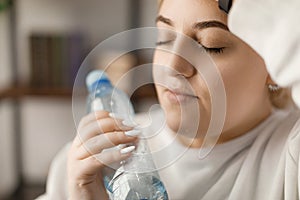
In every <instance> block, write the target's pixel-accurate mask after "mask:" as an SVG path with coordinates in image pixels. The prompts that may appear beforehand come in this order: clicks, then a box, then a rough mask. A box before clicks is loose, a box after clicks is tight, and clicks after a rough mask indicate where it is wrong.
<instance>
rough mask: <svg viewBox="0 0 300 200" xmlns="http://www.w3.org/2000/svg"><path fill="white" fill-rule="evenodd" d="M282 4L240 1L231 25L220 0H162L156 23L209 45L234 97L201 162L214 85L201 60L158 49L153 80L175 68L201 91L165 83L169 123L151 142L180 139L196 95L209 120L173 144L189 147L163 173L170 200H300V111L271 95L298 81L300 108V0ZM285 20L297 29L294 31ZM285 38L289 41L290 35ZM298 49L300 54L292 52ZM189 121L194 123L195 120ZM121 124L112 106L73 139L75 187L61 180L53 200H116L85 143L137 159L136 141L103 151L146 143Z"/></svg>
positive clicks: (108, 158) (162, 95)
mask: <svg viewBox="0 0 300 200" xmlns="http://www.w3.org/2000/svg"><path fill="white" fill-rule="evenodd" d="M276 2H277V3H278V4H276V5H273V4H272V5H271V4H270V3H268V2H258V3H255V1H247V0H236V2H234V5H233V8H232V10H231V13H230V14H229V27H230V28H228V25H227V24H228V22H227V20H228V19H227V15H226V13H224V12H223V11H221V10H220V9H219V8H218V3H217V2H216V1H213V0H184V1H183V0H163V1H162V3H161V5H160V9H159V14H158V18H157V26H158V27H160V28H164V29H168V30H172V31H176V32H178V33H180V34H184V35H187V36H189V37H190V38H192V39H193V40H195V41H196V42H198V43H199V44H201V45H202V46H203V48H204V49H205V50H206V51H207V53H209V54H210V56H211V58H212V59H213V61H214V62H215V64H216V66H217V68H218V70H219V72H220V75H221V77H222V79H223V82H224V87H225V91H226V102H227V103H226V106H227V112H226V118H225V123H224V128H223V130H222V133H221V135H220V137H219V139H218V141H217V145H216V146H215V147H214V149H213V150H212V152H211V153H210V154H209V155H208V156H206V157H205V158H203V159H199V157H198V152H199V150H200V149H201V146H202V145H203V142H204V136H205V133H206V131H207V129H208V125H209V122H210V118H211V112H210V110H211V101H210V96H209V91H208V88H207V86H206V85H205V83H204V80H203V78H202V77H201V76H200V74H199V72H198V71H197V69H196V67H195V66H192V65H191V64H189V63H188V62H186V61H185V60H184V59H183V58H181V57H180V56H177V55H174V54H172V53H169V52H166V51H162V50H159V49H158V50H157V51H156V52H155V56H154V63H156V64H158V65H157V66H155V67H154V73H153V74H154V79H155V80H156V81H159V80H157V79H158V77H159V75H158V74H159V73H156V72H157V71H159V70H160V69H159V66H166V67H168V68H169V69H171V71H172V72H170V73H166V74H165V76H164V77H165V78H166V79H169V80H174V81H176V82H177V83H178V82H179V83H182V82H183V81H182V79H184V81H187V82H188V84H189V85H190V86H191V88H192V90H193V91H194V93H193V94H187V92H186V91H185V90H181V89H182V88H183V87H180V86H181V85H180V84H179V87H178V88H175V89H174V88H172V85H171V82H169V83H170V85H166V86H161V85H159V84H157V85H156V90H157V94H158V97H159V101H160V104H161V106H162V108H163V110H164V114H165V118H166V122H167V127H166V128H165V129H163V130H162V133H161V134H159V136H157V138H154V139H153V140H152V141H150V143H151V144H150V146H151V145H152V146H155V143H159V142H162V143H161V144H164V142H166V141H167V140H170V139H174V136H175V135H177V134H176V133H177V132H178V131H179V129H180V127H179V126H178V124H181V123H182V119H181V118H180V117H178V116H181V115H182V113H181V112H182V111H181V109H180V106H181V105H184V104H188V103H190V102H191V101H193V102H197V107H198V111H199V112H200V113H201V120H199V121H198V122H196V123H197V124H198V125H199V126H198V127H199V128H198V129H196V135H195V137H193V138H192V139H191V138H190V137H187V136H186V135H184V134H182V135H179V136H178V135H177V137H176V142H175V143H174V148H175V149H180V148H181V149H186V148H188V150H187V151H186V152H185V154H184V155H183V156H181V157H180V158H178V159H177V160H176V161H175V162H174V163H172V164H171V165H169V166H166V167H164V168H163V169H161V170H160V176H161V179H162V181H163V182H164V184H165V186H166V189H167V191H168V194H169V197H170V199H172V200H173V199H175V200H176V199H189V200H190V199H207V200H211V199H222V200H223V199H249V200H252V199H262V200H266V199H272V200H273V199H288V200H294V199H295V200H296V199H299V198H300V196H299V193H300V192H299V188H298V185H299V174H298V169H299V167H300V165H299V155H300V154H299V149H300V146H299V143H300V138H299V134H300V121H299V116H300V114H299V111H298V110H297V109H293V110H291V111H280V110H277V109H274V104H273V103H274V102H273V101H272V99H270V96H276V94H278V93H279V92H278V88H277V86H276V83H277V84H280V85H282V86H291V87H292V92H293V93H292V94H293V98H294V100H295V102H296V103H297V104H298V105H300V101H299V97H300V95H299V89H300V87H299V85H300V74H299V69H298V66H297V65H299V64H300V60H299V58H298V57H297V55H299V52H298V54H297V50H298V51H299V49H300V48H299V47H298V46H297V45H296V44H295V43H293V41H297V40H296V39H297V38H298V37H299V36H298V33H299V31H298V30H299V29H297V30H295V31H296V33H292V32H291V29H289V28H291V27H292V25H293V22H295V17H296V14H294V12H293V11H295V13H296V8H300V7H299V4H298V3H297V2H296V1H294V2H293V1H291V2H290V3H291V5H289V6H290V7H287V6H286V4H284V3H281V2H280V1H276ZM292 5H293V6H292ZM279 7H280V8H281V9H282V11H283V12H286V13H289V14H290V15H288V16H287V17H286V18H284V19H280V18H279V17H278V15H277V13H276V8H279ZM267 8H269V9H267ZM279 16H282V17H285V15H279ZM279 19H280V20H279ZM291 19H292V20H291ZM276 20H278V21H276ZM288 20H289V23H287V22H288ZM267 22H268V23H270V24H268V23H267ZM276 23H278V24H276ZM295 24H296V22H295ZM282 25H285V26H291V27H287V30H285V29H284V28H283V27H282ZM231 31H234V33H236V34H237V35H238V36H239V37H241V38H243V40H244V41H245V42H248V44H250V45H251V46H252V47H253V48H254V49H255V50H253V49H252V48H251V47H250V46H248V44H247V43H245V42H244V41H243V40H241V39H240V38H239V37H237V36H235V35H234V34H233V33H232V32H231ZM285 34H286V35H285ZM285 36H286V40H285V41H283V37H285ZM288 36H289V37H288ZM178 40H179V38H176V37H172V38H168V37H167V36H165V37H163V38H159V42H158V45H159V46H168V47H170V46H171V47H172V46H173V45H174V43H176V42H178ZM274 41H276V43H274ZM277 46H278V47H281V48H276V47H277ZM291 48H294V51H290V50H291ZM260 56H262V57H263V58H262V57H260ZM295 66H297V68H296V67H295ZM271 77H272V78H273V79H272V78H271ZM170 88H171V89H170ZM272 104H273V105H272ZM189 120H190V121H192V122H194V121H193V120H194V119H189ZM119 122H120V120H119V119H115V118H114V116H113V115H112V114H109V113H107V112H105V111H100V112H97V113H93V114H90V115H88V116H86V117H84V118H83V119H82V121H81V123H80V125H79V128H78V132H79V135H80V136H81V138H83V141H82V140H81V139H79V136H77V137H76V138H75V139H74V141H73V144H72V146H71V147H67V149H69V154H68V161H67V165H68V184H67V183H65V185H68V189H67V190H66V191H65V190H64V189H61V188H55V187H53V184H52V187H50V188H49V189H48V190H47V193H48V194H47V195H48V197H49V199H52V198H55V199H58V198H62V199H63V198H66V197H69V199H73V200H74V199H107V198H108V196H107V194H106V192H105V189H104V186H103V182H102V175H101V170H102V169H103V167H104V165H103V164H101V162H98V161H97V160H96V159H94V157H93V156H91V155H90V154H89V153H87V152H86V150H85V148H84V146H83V143H89V142H96V144H97V145H95V146H94V147H93V149H92V151H93V152H95V154H96V157H97V158H99V159H100V160H103V161H105V162H108V163H112V162H116V161H121V160H123V159H126V158H128V157H129V156H130V153H131V151H132V150H133V148H131V147H126V148H123V149H121V150H120V151H118V150H116V151H113V152H105V151H104V152H102V150H103V149H106V148H109V147H111V146H112V144H111V143H110V142H109V141H112V142H113V143H114V144H115V145H118V144H126V143H132V142H135V141H136V140H137V138H138V136H137V135H136V132H132V131H131V130H132V128H133V127H130V126H125V125H123V126H119ZM154 123H155V122H154ZM107 138H108V139H109V141H108V140H107ZM65 151H66V150H64V152H63V153H61V155H60V158H57V159H58V160H60V161H56V163H57V164H56V165H55V166H54V173H59V172H57V171H60V170H61V168H62V166H64V165H66V159H67V158H66V156H65V155H66V152H65ZM169 153H172V152H169ZM58 163H59V164H58ZM59 165H61V166H59ZM53 177H54V176H51V175H50V179H55V178H53ZM56 177H58V176H57V175H56ZM56 181H57V182H60V184H61V183H62V182H64V181H63V180H60V179H58V180H56ZM52 182H55V180H52ZM59 190H61V191H60V192H59ZM51 195H56V196H55V197H54V196H51ZM59 195H62V196H59Z"/></svg>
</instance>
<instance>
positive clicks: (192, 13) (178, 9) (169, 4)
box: [159, 0, 227, 25]
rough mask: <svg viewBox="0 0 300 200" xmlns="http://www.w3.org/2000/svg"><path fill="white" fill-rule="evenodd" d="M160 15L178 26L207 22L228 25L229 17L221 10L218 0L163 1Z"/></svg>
mask: <svg viewBox="0 0 300 200" xmlns="http://www.w3.org/2000/svg"><path fill="white" fill-rule="evenodd" d="M159 14H160V15H162V16H164V17H166V18H169V19H171V20H172V21H174V23H175V24H177V25H179V24H188V23H194V22H198V21H206V20H218V21H221V22H223V23H224V24H227V15H226V14H225V13H224V12H222V11H221V10H220V9H219V7H218V2H217V1H216V0H163V1H162V4H161V7H160V10H159Z"/></svg>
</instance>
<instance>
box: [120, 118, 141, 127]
mask: <svg viewBox="0 0 300 200" xmlns="http://www.w3.org/2000/svg"><path fill="white" fill-rule="evenodd" d="M122 124H123V125H125V126H129V127H136V126H137V124H135V123H134V122H132V121H131V120H128V119H125V120H123V121H122Z"/></svg>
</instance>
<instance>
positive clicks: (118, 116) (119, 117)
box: [108, 113, 124, 120]
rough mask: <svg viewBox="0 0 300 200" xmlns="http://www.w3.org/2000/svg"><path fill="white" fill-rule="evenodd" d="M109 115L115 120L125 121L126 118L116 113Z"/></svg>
mask: <svg viewBox="0 0 300 200" xmlns="http://www.w3.org/2000/svg"><path fill="white" fill-rule="evenodd" d="M108 115H109V116H110V117H112V118H115V119H121V120H123V119H124V117H122V116H121V115H119V114H116V113H109V114H108Z"/></svg>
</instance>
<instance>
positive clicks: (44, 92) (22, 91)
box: [0, 87, 72, 100]
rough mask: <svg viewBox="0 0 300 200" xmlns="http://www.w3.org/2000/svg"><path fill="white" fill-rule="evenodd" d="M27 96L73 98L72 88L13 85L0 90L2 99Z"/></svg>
mask: <svg viewBox="0 0 300 200" xmlns="http://www.w3.org/2000/svg"><path fill="white" fill-rule="evenodd" d="M26 96H37V97H56V98H72V89H71V88H31V87H11V88H7V89H3V90H0V100H1V99H7V98H10V99H11V98H13V99H19V98H23V97H26Z"/></svg>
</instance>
